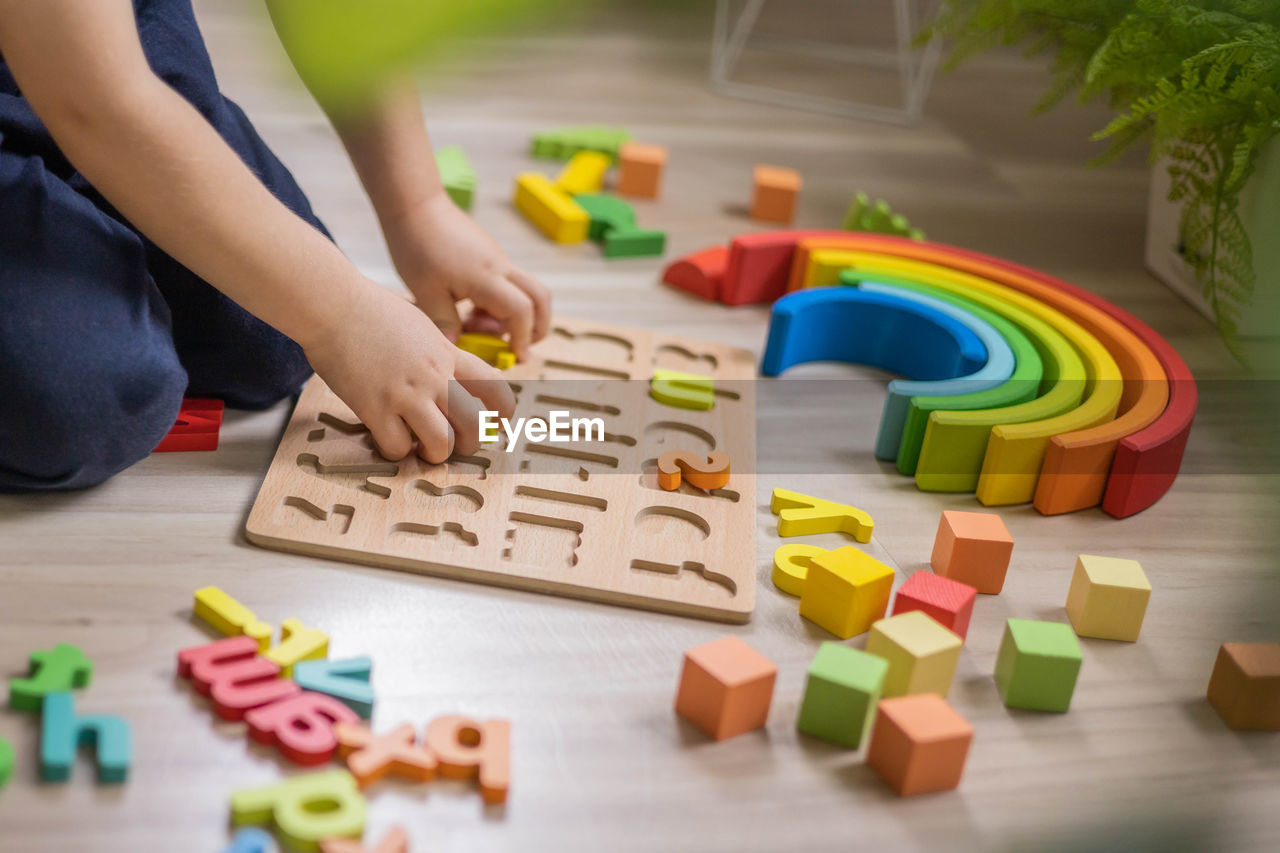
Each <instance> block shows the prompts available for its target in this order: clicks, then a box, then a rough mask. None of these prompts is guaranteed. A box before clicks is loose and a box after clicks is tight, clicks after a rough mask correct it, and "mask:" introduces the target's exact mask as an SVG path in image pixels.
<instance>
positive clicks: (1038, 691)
mask: <svg viewBox="0 0 1280 853" xmlns="http://www.w3.org/2000/svg"><path fill="white" fill-rule="evenodd" d="M1081 660H1082V657H1081V655H1080V642H1079V641H1078V640H1077V639H1076V634H1075V632H1074V631H1072V630H1071V626H1070V625H1067V624H1064V623H1062V622H1036V621H1033V620H1030V619H1010V620H1009V621H1008V622H1007V623H1006V624H1005V628H1004V639H1003V640H1002V641H1001V642H1000V653H999V655H997V657H996V687H997V688H999V690H1000V697H1001V698H1002V699H1004V704H1005V705H1007V706H1008V707H1010V708H1024V709H1026V710H1028V711H1057V712H1059V713H1061V712H1065V711H1066V710H1067V708H1069V707H1070V706H1071V694H1072V693H1074V692H1075V688H1076V677H1077V676H1078V675H1079V674H1080V663H1081Z"/></svg>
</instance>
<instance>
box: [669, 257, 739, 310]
mask: <svg viewBox="0 0 1280 853" xmlns="http://www.w3.org/2000/svg"><path fill="white" fill-rule="evenodd" d="M728 264H729V247H728V246H711V247H709V248H706V249H702V250H700V251H697V252H694V253H693V254H691V255H685V256H684V257H683V258H680V259H679V260H676V261H672V262H671V263H670V264H669V265H668V266H667V268H666V269H665V270H663V271H662V281H663V283H664V284H669V285H671V286H672V287H674V288H675V289H676V290H683V291H685V292H686V293H692V294H693V295H694V296H700V297H702V298H703V299H709V300H711V301H713V302H714V301H715V300H717V299H719V298H720V286H721V284H722V283H723V281H724V272H725V267H726V266H728Z"/></svg>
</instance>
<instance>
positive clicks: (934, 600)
mask: <svg viewBox="0 0 1280 853" xmlns="http://www.w3.org/2000/svg"><path fill="white" fill-rule="evenodd" d="M977 597H978V591H977V590H976V589H974V588H973V587H971V586H969V585H968V584H967V583H960V582H959V581H953V580H951V579H950V578H944V577H942V576H941V575H935V574H934V573H933V572H926V571H919V572H916V573H915V574H914V575H912V576H911V577H909V578H907V582H906V583H904V584H903V585H902V588H901V589H899V590H898V595H897V597H896V598H895V599H894V600H893V614H892V615H894V616H897V615H898V614H899V613H906V612H907V611H909V610H921V611H923V612H924V613H926V614H928V615H929V616H932V617H933V619H934V621H936V622H937V623H938V624H940V625H942V626H943V627H945V628H950V629H951V631H952V632H954V633H956V634H959V635H960V639H962V640H963V639H964V638H965V636H966V635H967V634H968V633H969V617H971V616H973V602H974V600H975V599H976V598H977Z"/></svg>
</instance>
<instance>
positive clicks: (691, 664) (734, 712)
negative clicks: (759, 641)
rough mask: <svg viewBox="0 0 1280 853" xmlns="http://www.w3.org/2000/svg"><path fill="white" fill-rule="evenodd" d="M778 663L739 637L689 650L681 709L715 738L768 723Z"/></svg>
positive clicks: (679, 700) (678, 709) (680, 693)
mask: <svg viewBox="0 0 1280 853" xmlns="http://www.w3.org/2000/svg"><path fill="white" fill-rule="evenodd" d="M777 676H778V668H777V667H776V666H774V663H773V661H771V660H769V659H768V658H766V657H765V656H764V655H762V654H760V653H759V652H757V651H756V650H755V649H753V648H751V647H750V646H748V645H747V644H746V643H744V642H742V640H739V639H738V638H737V637H724V638H722V639H719V640H714V641H712V642H710V643H704V644H703V645H701V646H694V647H693V648H692V649H689V650H688V651H687V652H685V653H684V669H683V670H682V671H681V673H680V687H679V689H678V690H677V692H676V713H677V714H679V715H680V716H682V717H684V718H685V719H686V720H688V721H689V722H691V723H693V724H694V725H695V726H697V727H698V728H700V729H702V730H703V731H704V732H706V733H707V734H708V735H710V736H711V737H713V738H715V739H716V740H724V739H725V738H731V737H733V736H735V735H740V734H742V733H743V732H749V731H751V730H752V729H758V728H761V727H762V726H764V724H765V721H766V720H767V719H768V718H769V705H770V704H771V703H772V701H773V683H774V681H775V680H776V679H777Z"/></svg>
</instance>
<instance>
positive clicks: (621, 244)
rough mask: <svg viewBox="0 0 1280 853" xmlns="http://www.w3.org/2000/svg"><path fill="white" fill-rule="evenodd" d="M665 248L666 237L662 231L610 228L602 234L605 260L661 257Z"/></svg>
mask: <svg viewBox="0 0 1280 853" xmlns="http://www.w3.org/2000/svg"><path fill="white" fill-rule="evenodd" d="M666 247H667V235H666V232H663V231H644V230H642V229H640V228H611V229H609V230H607V231H605V233H604V256H605V257H606V258H641V257H650V256H652V255H661V254H662V252H663V250H664V249H666Z"/></svg>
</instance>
